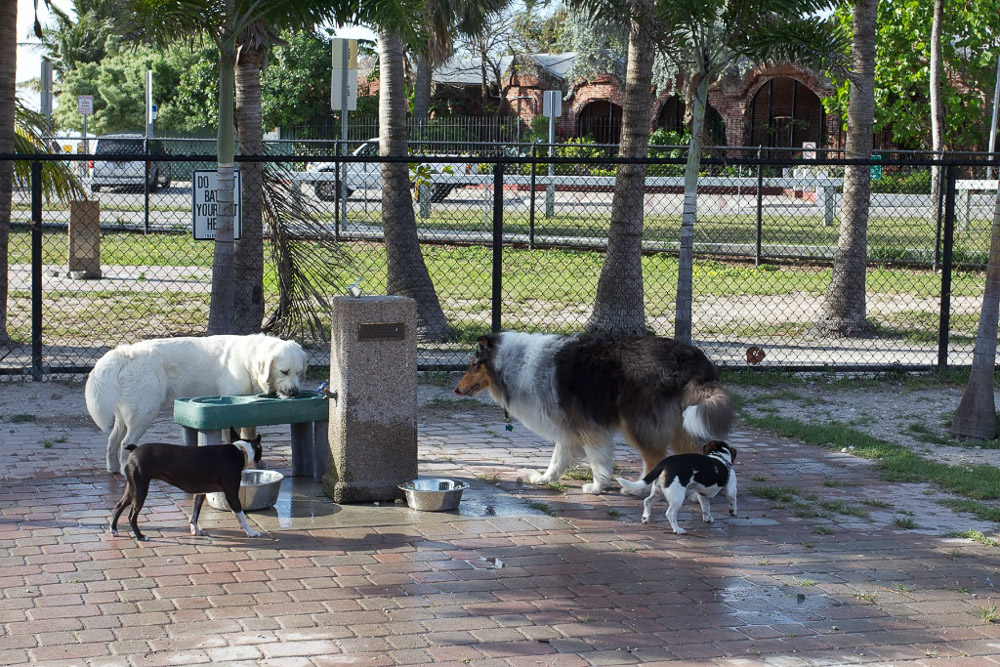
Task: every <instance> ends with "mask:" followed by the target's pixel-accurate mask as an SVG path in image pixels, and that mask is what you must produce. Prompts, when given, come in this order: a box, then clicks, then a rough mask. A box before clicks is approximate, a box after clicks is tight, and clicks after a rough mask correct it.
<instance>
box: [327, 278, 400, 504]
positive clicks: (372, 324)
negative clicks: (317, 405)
mask: <svg viewBox="0 0 1000 667" xmlns="http://www.w3.org/2000/svg"><path fill="white" fill-rule="evenodd" d="M416 330H417V305H416V302H415V301H414V300H413V299H410V298H407V297H398V296H365V297H360V298H356V297H336V298H334V299H333V304H332V326H331V342H330V386H329V391H331V392H336V393H337V395H338V398H337V400H336V401H334V400H331V401H330V426H329V447H330V457H329V469H328V471H327V473H326V475H325V476H324V477H323V490H324V492H325V493H326V495H328V496H329V497H330V498H332V499H333V500H334V501H336V502H338V503H350V502H374V501H383V502H387V501H392V500H395V499H397V498H401V497H402V496H403V492H402V491H400V490H399V489H398V488H397V486H398V485H399V484H402V483H403V482H406V481H409V480H411V479H413V478H415V477H416V476H417V348H416Z"/></svg>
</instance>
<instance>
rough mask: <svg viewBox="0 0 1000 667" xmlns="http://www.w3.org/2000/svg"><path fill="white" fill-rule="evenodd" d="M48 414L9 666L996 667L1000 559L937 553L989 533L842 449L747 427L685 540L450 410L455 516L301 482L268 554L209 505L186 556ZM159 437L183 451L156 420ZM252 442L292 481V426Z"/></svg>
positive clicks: (28, 486) (692, 517)
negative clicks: (725, 485)
mask: <svg viewBox="0 0 1000 667" xmlns="http://www.w3.org/2000/svg"><path fill="white" fill-rule="evenodd" d="M23 389H24V386H23V385H18V384H16V383H13V384H11V383H7V384H0V391H4V392H7V391H19V390H23ZM51 400H52V401H53V403H51V404H49V403H48V401H46V400H42V401H40V402H39V404H38V406H37V409H36V410H35V411H34V412H33V413H32V414H23V415H12V414H4V413H2V412H0V457H2V458H0V461H2V462H3V466H2V468H0V473H2V485H0V583H2V589H0V628H2V634H0V664H26V663H35V664H41V665H129V666H136V665H178V664H182V665H198V664H213V665H288V666H298V665H339V664H360V665H397V664H427V663H440V664H453V665H477V666H483V667H487V666H489V667H492V666H494V665H517V666H519V665H566V666H572V665H618V664H642V665H651V664H656V663H661V662H663V663H665V662H673V663H675V664H677V663H682V664H719V665H735V664H746V665H752V664H775V665H813V664H901V663H915V664H922V663H935V664H948V663H949V662H951V663H953V664H959V665H978V664H983V665H996V664H1000V657H998V656H1000V626H998V625H995V624H991V623H988V622H987V621H986V620H984V616H985V617H988V616H989V615H990V611H991V610H992V611H996V610H997V609H1000V591H997V590H996V588H995V587H996V585H998V584H1000V572H998V565H1000V558H998V555H997V554H998V549H996V548H994V547H989V546H984V545H982V544H980V543H978V542H975V541H973V540H969V539H963V538H958V537H949V536H948V534H949V533H954V532H960V531H965V530H969V529H977V530H981V531H983V532H986V533H988V534H991V535H995V529H996V527H995V525H992V524H983V523H981V522H976V521H975V520H973V519H971V518H969V517H968V516H963V515H957V514H954V513H953V512H951V511H950V510H948V509H946V508H945V507H943V506H942V505H940V504H939V501H940V500H941V499H943V498H946V497H947V496H946V495H945V494H942V493H940V492H938V491H935V490H934V489H931V488H928V487H925V486H922V485H915V484H889V483H887V482H883V481H879V480H878V478H877V476H876V474H875V473H874V472H873V471H872V470H871V467H870V465H869V464H868V463H866V462H864V461H861V460H859V459H857V458H854V457H852V456H850V455H847V454H836V453H829V452H826V451H823V450H819V449H815V448H811V447H807V446H801V445H797V444H795V443H792V442H787V441H783V440H780V439H778V438H775V437H772V436H768V435H764V434H760V433H755V432H750V431H747V430H740V431H739V432H738V433H737V434H736V435H735V436H734V437H733V438H732V442H733V444H734V445H735V446H736V447H737V448H738V449H739V456H738V459H737V471H738V475H739V481H740V489H741V494H740V510H741V516H740V518H738V519H735V520H734V519H731V518H729V517H728V516H726V513H725V502H724V501H723V500H721V499H719V500H716V502H715V503H713V508H714V511H715V515H716V517H717V520H716V523H715V524H714V525H705V524H703V523H702V522H701V519H700V515H699V513H698V512H697V505H694V504H691V505H688V506H687V507H686V508H685V511H683V512H682V514H681V521H682V523H683V524H684V525H685V527H686V528H688V529H689V530H690V533H688V534H687V535H683V536H676V535H673V534H672V533H669V532H667V528H668V524H667V523H666V521H665V519H664V517H663V512H664V511H665V509H666V506H665V504H663V503H662V502H661V504H660V505H658V506H657V508H658V509H657V512H656V514H655V515H654V521H653V523H651V524H649V525H642V524H640V523H639V516H640V514H641V511H642V507H641V505H642V503H641V500H639V499H636V498H630V497H627V496H623V495H621V494H619V493H617V492H614V493H610V494H607V495H604V496H600V497H594V496H589V495H584V494H582V493H580V486H581V484H582V482H580V481H574V480H572V479H569V480H566V484H565V487H564V488H537V487H533V486H530V485H527V484H523V483H522V482H521V481H520V480H522V479H526V471H527V470H529V469H534V468H539V467H542V466H544V465H545V464H546V463H547V459H548V457H549V455H550V453H551V447H550V445H548V444H547V443H545V442H544V441H543V440H541V439H540V438H538V437H536V436H534V435H533V434H531V433H530V432H528V431H527V430H526V429H524V428H523V427H522V426H520V425H515V428H514V430H513V431H511V432H507V431H506V430H505V429H504V425H503V422H502V418H501V417H502V416H501V414H500V412H499V410H498V409H497V408H495V407H493V406H492V405H489V404H488V403H475V402H469V401H463V402H455V401H448V400H441V398H440V397H439V398H437V399H436V400H430V401H424V402H423V407H422V409H421V415H420V416H421V421H420V425H419V457H420V472H421V474H424V475H448V476H451V477H455V478H460V479H463V480H466V481H469V482H471V483H472V488H471V489H470V490H469V491H467V492H466V496H465V497H464V498H463V501H462V505H461V508H460V510H459V511H458V512H453V513H426V512H416V511H413V510H411V509H409V508H407V507H406V506H405V504H380V505H350V506H346V505H345V506H339V505H335V504H333V503H332V502H331V501H329V500H328V499H326V498H325V497H324V496H323V495H322V492H321V491H320V489H319V487H318V486H317V485H315V484H313V483H312V482H307V481H305V480H298V479H296V480H292V479H287V480H286V483H285V486H284V487H283V490H282V495H281V498H280V499H279V502H278V505H277V507H276V508H275V509H273V510H269V511H266V512H260V513H253V514H251V515H250V516H251V521H252V522H254V523H255V524H257V525H258V526H260V527H261V528H263V529H264V530H266V531H267V535H266V536H265V537H263V538H258V539H248V538H246V537H245V536H244V535H243V533H242V531H241V530H240V529H239V527H238V526H237V524H236V521H235V520H234V519H233V517H232V515H231V514H229V513H223V512H217V511H215V510H212V509H210V508H208V507H207V506H206V509H205V511H204V512H203V517H204V519H203V522H202V523H203V525H204V527H205V528H206V530H207V532H208V533H209V535H208V536H206V537H192V536H190V535H188V534H187V525H186V522H187V518H186V517H187V515H188V512H189V504H190V499H189V497H187V496H185V494H183V493H180V492H179V491H177V490H176V489H173V488H171V487H166V486H160V485H158V483H157V484H154V486H153V488H152V489H151V492H150V496H149V499H148V502H147V504H146V508H145V509H144V511H143V514H142V516H141V517H140V521H141V522H142V525H143V530H144V532H146V533H147V535H149V536H150V538H151V539H150V541H149V542H146V543H141V544H140V543H136V542H135V541H133V540H132V538H131V537H130V536H127V534H128V533H127V531H123V533H122V535H123V536H122V537H118V538H114V537H111V536H110V535H109V534H108V532H107V522H108V519H109V517H110V511H111V508H112V507H113V505H114V503H115V501H116V500H117V499H118V498H119V496H120V494H121V490H122V480H121V479H120V478H119V477H117V476H111V475H108V474H106V473H105V472H104V471H103V460H104V454H103V446H104V436H103V435H102V434H100V433H99V432H98V431H97V429H96V428H95V427H94V426H93V424H92V423H91V422H90V421H89V419H88V418H87V417H86V412H85V410H84V409H83V402H82V391H81V390H80V387H79V386H76V385H71V386H64V385H56V384H53V385H52V398H51ZM55 401H58V402H59V405H60V406H61V408H62V409H61V410H54V409H50V408H52V407H53V406H54V405H55ZM77 405H78V408H79V409H77V408H76V407H74V406H77ZM67 406H68V407H69V409H67ZM67 414H68V415H70V416H67ZM52 415H56V416H52ZM160 438H168V439H170V440H172V441H179V435H178V433H177V432H176V430H175V428H174V427H173V426H172V424H170V422H169V417H168V416H167V417H164V418H162V419H161V420H160V421H159V422H158V423H157V424H156V425H155V427H154V429H153V431H152V432H151V434H150V436H149V439H160ZM264 440H265V452H266V454H265V459H266V460H267V462H268V463H269V464H270V466H271V467H273V468H276V469H278V470H283V471H285V472H287V471H288V469H289V461H288V436H287V433H284V432H282V429H280V428H270V429H266V430H265V431H264ZM618 460H619V462H620V463H621V465H622V466H623V472H624V473H625V474H628V475H634V474H635V472H636V466H637V465H638V459H637V457H635V456H634V455H633V454H631V453H630V452H629V451H628V450H626V449H624V448H622V449H621V451H620V455H619V457H618ZM903 519H906V520H903ZM907 520H909V521H912V523H913V524H915V527H914V528H906V527H904V525H906V524H907V523H908V521H907ZM998 613H1000V612H998Z"/></svg>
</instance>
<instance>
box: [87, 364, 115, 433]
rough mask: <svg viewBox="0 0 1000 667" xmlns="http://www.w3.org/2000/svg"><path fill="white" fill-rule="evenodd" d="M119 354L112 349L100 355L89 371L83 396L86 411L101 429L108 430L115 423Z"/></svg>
mask: <svg viewBox="0 0 1000 667" xmlns="http://www.w3.org/2000/svg"><path fill="white" fill-rule="evenodd" d="M121 363H122V359H121V355H120V353H119V352H118V351H117V350H112V351H110V352H108V353H107V354H105V355H104V356H103V357H101V358H100V359H99V360H98V362H97V363H96V364H95V365H94V370H92V371H90V376H89V377H88V378H87V385H86V387H85V388H84V396H85V398H86V400H87V412H89V413H90V418H91V419H93V420H94V423H95V424H97V427H98V428H99V429H101V430H102V431H105V432H107V431H110V430H111V427H112V426H114V423H115V406H117V405H118V392H119V389H120V387H119V384H118V371H119V370H120V369H121Z"/></svg>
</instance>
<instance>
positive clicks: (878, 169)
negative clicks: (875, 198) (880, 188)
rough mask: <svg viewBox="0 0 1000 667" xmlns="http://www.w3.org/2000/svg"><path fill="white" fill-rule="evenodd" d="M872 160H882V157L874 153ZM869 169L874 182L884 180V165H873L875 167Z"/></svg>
mask: <svg viewBox="0 0 1000 667" xmlns="http://www.w3.org/2000/svg"><path fill="white" fill-rule="evenodd" d="M872 159H873V160H881V159H882V156H881V155H876V154H875V153H872ZM868 169H869V172H870V173H871V177H872V180H874V181H877V180H878V179H880V178H882V165H880V164H873V165H871V166H869V167H868Z"/></svg>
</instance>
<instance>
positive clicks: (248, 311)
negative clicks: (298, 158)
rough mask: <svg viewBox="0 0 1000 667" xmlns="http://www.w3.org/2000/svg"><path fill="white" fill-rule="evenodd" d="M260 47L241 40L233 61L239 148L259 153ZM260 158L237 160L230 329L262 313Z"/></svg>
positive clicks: (252, 323)
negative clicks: (238, 225) (237, 226)
mask: <svg viewBox="0 0 1000 667" xmlns="http://www.w3.org/2000/svg"><path fill="white" fill-rule="evenodd" d="M263 60H264V49H263V48H258V47H251V46H248V45H246V44H244V45H243V48H242V49H240V59H239V62H238V63H237V64H236V120H237V123H236V126H237V128H238V129H237V135H238V138H239V146H240V153H241V154H243V155H263V153H264V142H263V139H264V134H263V130H262V127H261V123H262V121H261V101H260V69H261V65H262V63H263ZM262 171H263V170H262V169H261V163H259V162H246V163H244V164H242V165H241V166H240V178H241V180H242V184H241V190H242V193H241V194H242V201H241V202H240V207H241V217H242V220H243V229H242V233H241V235H240V240H239V241H236V250H235V254H236V256H235V263H234V266H233V269H234V289H233V313H234V318H235V322H234V325H235V332H236V333H239V334H250V333H257V332H258V331H260V327H261V322H262V321H263V318H264V243H263V231H262V230H263V223H262V206H261V201H262V196H263V189H264V180H263V174H262Z"/></svg>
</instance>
